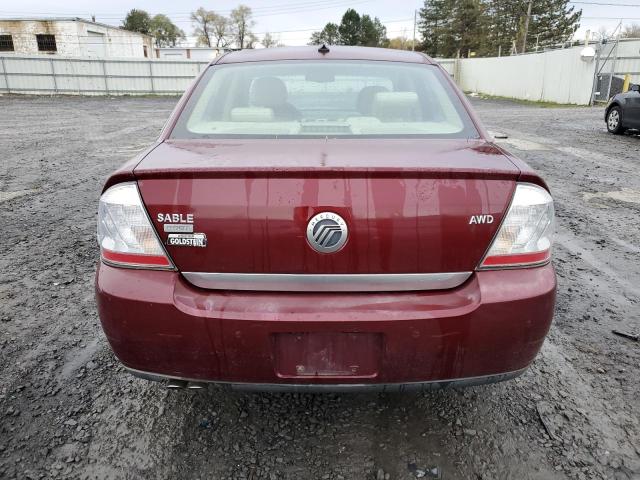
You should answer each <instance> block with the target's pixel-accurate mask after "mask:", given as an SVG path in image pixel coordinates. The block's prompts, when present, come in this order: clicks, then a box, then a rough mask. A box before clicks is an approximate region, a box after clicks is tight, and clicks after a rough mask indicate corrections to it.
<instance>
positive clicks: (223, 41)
mask: <svg viewBox="0 0 640 480" xmlns="http://www.w3.org/2000/svg"><path fill="white" fill-rule="evenodd" d="M214 15H215V19H214V20H213V32H212V35H213V38H214V39H215V41H216V47H217V48H221V47H222V48H224V47H226V46H228V45H229V43H231V40H232V38H231V37H232V33H231V25H230V22H229V19H228V18H227V17H224V16H222V15H218V14H215V13H214Z"/></svg>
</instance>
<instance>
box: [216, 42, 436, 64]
mask: <svg viewBox="0 0 640 480" xmlns="http://www.w3.org/2000/svg"><path fill="white" fill-rule="evenodd" d="M319 48H320V46H318V45H314V46H308V47H276V48H260V49H253V48H252V49H245V50H237V51H233V52H230V53H227V54H225V55H223V56H222V57H218V58H217V59H214V60H213V61H212V62H211V63H212V64H223V63H243V62H268V61H278V60H374V61H387V62H406V63H427V64H434V63H436V62H434V61H433V60H432V59H431V58H430V57H428V56H427V55H425V54H423V53H420V52H412V51H408V50H394V49H391V48H372V47H348V46H342V45H341V46H338V45H329V46H327V48H328V49H329V51H328V52H326V53H324V54H323V53H320V52H319V51H318V49H319Z"/></svg>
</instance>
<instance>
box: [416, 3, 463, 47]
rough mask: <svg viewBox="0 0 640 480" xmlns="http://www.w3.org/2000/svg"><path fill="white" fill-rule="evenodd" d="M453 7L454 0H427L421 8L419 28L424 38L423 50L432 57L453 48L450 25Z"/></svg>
mask: <svg viewBox="0 0 640 480" xmlns="http://www.w3.org/2000/svg"><path fill="white" fill-rule="evenodd" d="M453 8H454V0H425V2H424V7H422V8H421V9H420V13H419V15H420V20H419V22H418V30H419V32H420V34H421V35H422V38H423V40H422V50H424V51H426V52H427V53H428V54H429V55H431V56H432V57H438V56H443V51H445V50H447V51H450V50H451V49H452V48H453V46H452V45H451V44H452V38H451V37H452V34H451V25H450V22H451V19H452V18H453Z"/></svg>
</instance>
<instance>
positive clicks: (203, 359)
mask: <svg viewBox="0 0 640 480" xmlns="http://www.w3.org/2000/svg"><path fill="white" fill-rule="evenodd" d="M312 58H314V59H317V60H318V61H322V60H323V59H325V58H326V59H370V60H377V61H400V62H413V63H424V64H431V63H433V62H432V60H431V59H429V58H428V57H426V56H424V55H421V54H418V53H415V52H399V51H393V50H380V49H351V48H348V47H331V52H330V53H328V54H327V55H325V56H322V55H320V54H319V53H318V52H317V51H316V49H313V48H308V47H307V48H299V49H268V50H260V51H257V50H256V51H242V52H234V53H231V54H228V55H224V56H222V57H220V58H218V59H216V60H214V62H212V64H213V65H214V66H213V68H215V63H216V62H217V63H233V62H249V61H258V60H260V61H270V60H274V61H277V60H283V59H289V60H296V59H312ZM425 68H427V67H425ZM428 68H434V67H428ZM437 68H439V67H437ZM447 78H448V77H447ZM198 81H199V79H196V81H195V82H194V83H193V84H192V86H191V87H190V88H189V89H187V91H186V92H185V95H184V96H183V98H182V99H181V100H180V102H179V103H178V105H177V106H176V108H175V110H174V112H173V113H172V115H171V117H170V118H169V120H168V122H167V123H166V125H165V128H164V129H163V131H162V133H161V136H160V138H159V140H158V142H157V143H156V144H154V145H153V146H152V147H150V148H149V149H148V150H147V151H146V152H144V153H143V154H142V155H140V157H138V158H136V159H134V160H132V161H131V162H129V163H127V164H125V165H124V166H123V167H122V168H121V169H119V170H118V171H117V172H115V173H114V174H113V175H112V177H110V178H109V179H108V180H107V183H106V185H105V188H108V187H109V186H111V185H113V184H116V183H118V182H122V181H137V182H138V185H139V188H140V192H141V195H142V197H143V201H144V202H145V205H146V207H147V209H148V211H149V214H150V216H151V218H152V219H153V222H154V226H155V228H156V230H157V232H158V234H159V236H160V238H161V240H162V241H163V242H165V243H166V234H165V233H164V231H163V228H162V227H161V225H160V224H159V223H157V221H156V220H157V214H158V213H167V212H170V213H181V214H185V215H186V214H189V213H191V214H193V215H194V231H195V232H201V233H206V235H207V242H208V246H207V248H180V247H168V252H169V255H170V256H171V259H172V260H173V261H174V263H175V265H176V267H177V269H178V271H160V270H140V269H127V268H116V267H112V266H109V265H106V264H104V263H101V264H100V265H99V267H98V271H97V275H96V297H97V303H98V310H99V314H100V320H101V322H102V325H103V328H104V331H105V333H106V335H107V338H108V340H109V343H110V344H111V346H112V348H113V350H114V352H115V353H116V355H117V356H118V358H119V359H120V360H121V361H122V362H123V363H124V364H125V365H126V366H128V367H131V368H134V369H138V370H142V371H147V372H152V373H158V374H164V375H168V376H176V377H184V378H192V379H202V380H214V381H215V380H219V381H230V382H256V383H297V384H299V383H328V384H331V383H398V382H412V381H429V380H447V379H456V378H465V377H475V376H482V375H491V374H498V373H504V372H511V371H515V370H519V369H522V368H525V367H526V366H528V365H529V364H530V363H531V361H532V360H533V359H534V357H535V355H536V354H537V352H538V351H539V349H540V347H541V345H542V343H543V341H544V338H545V335H546V334H547V331H548V329H549V326H550V324H551V319H552V316H553V309H554V301H555V288H556V279H555V274H554V271H553V267H552V266H551V265H550V264H547V265H544V266H540V267H534V268H515V269H511V270H500V269H493V270H484V271H478V270H477V267H478V264H479V262H480V261H481V259H482V256H483V255H484V253H485V252H486V250H487V248H488V247H489V245H490V243H491V240H492V239H493V237H494V236H495V234H496V231H497V229H498V227H499V225H500V223H501V221H502V218H503V216H504V214H505V211H506V208H507V206H508V205H509V202H510V199H511V197H512V194H513V191H514V188H515V185H516V182H518V181H527V182H532V183H536V184H538V185H541V186H543V187H544V188H546V186H545V183H544V181H543V180H542V179H540V177H538V176H537V174H535V172H534V171H533V170H532V169H531V168H530V167H529V166H528V165H526V164H525V163H524V162H522V161H521V160H519V159H517V158H515V157H513V156H511V155H510V154H508V153H507V152H505V151H503V150H502V149H501V148H500V147H498V146H496V145H494V144H492V143H491V142H490V141H489V140H488V134H487V133H486V131H485V130H484V128H483V126H482V124H481V122H480V121H479V119H478V118H477V116H476V115H475V114H474V113H473V111H472V110H471V107H470V105H469V103H468V102H467V100H466V98H465V97H464V95H463V94H462V93H461V92H460V90H459V89H458V88H457V87H456V86H455V84H453V82H452V81H451V80H450V79H449V83H450V86H451V88H453V89H454V91H455V92H456V93H457V95H458V96H459V97H460V98H461V101H462V103H463V105H464V106H465V108H467V110H469V114H470V116H471V118H472V120H473V122H474V123H475V125H476V128H477V130H478V132H479V137H480V138H478V139H469V140H432V139H393V140H391V139H346V138H345V139H333V140H332V139H327V140H325V139H286V140H282V139H280V140H216V141H213V140H202V141H189V140H180V141H178V140H168V139H169V137H170V135H171V130H172V129H173V127H174V125H175V122H176V120H177V118H178V117H179V116H180V113H181V112H182V110H183V108H184V106H185V104H186V102H187V100H188V99H189V97H190V95H191V94H192V92H193V89H194V87H195V85H196V84H197V82H198ZM327 210H328V211H333V212H335V213H338V214H340V215H341V216H343V217H344V218H345V220H346V222H347V224H348V227H349V240H348V241H347V243H346V245H345V246H344V248H343V249H342V250H341V251H339V252H337V253H335V254H327V255H321V254H318V253H316V252H314V251H313V250H311V248H310V247H309V246H308V244H307V242H306V240H305V229H306V223H307V221H308V220H309V219H310V218H311V217H312V216H313V215H315V214H316V213H318V212H321V211H327ZM481 214H485V215H493V216H494V222H493V223H492V224H480V225H470V224H469V218H470V217H471V216H472V215H481ZM109 255H110V253H109V252H107V253H106V255H105V259H109ZM545 255H548V254H547V253H546V252H545ZM163 258H164V257H163ZM528 258H529V260H531V258H533V257H528ZM535 258H539V257H535ZM111 259H112V260H114V257H111ZM544 259H547V257H546V256H545V258H544ZM121 260H122V258H121ZM124 260H125V261H128V260H132V259H131V258H125V259H124ZM156 260H157V261H158V262H160V259H159V258H158V259H156ZM507 260H509V261H513V260H517V259H514V258H508V259H507ZM164 261H166V259H164ZM497 261H500V262H503V261H505V258H504V257H490V258H488V259H486V261H485V265H492V262H497ZM520 261H522V258H520ZM487 262H488V263H487ZM180 270H181V271H204V272H207V271H208V272H237V273H251V272H264V273H380V274H384V273H418V272H420V273H422V272H424V273H429V272H447V271H475V272H474V273H473V275H472V276H471V277H470V278H469V280H467V281H466V282H465V283H464V284H463V285H461V286H459V287H457V288H454V289H451V290H446V291H424V292H396V293H385V292H379V293H340V294H335V293H291V292H241V291H215V290H204V289H200V288H197V287H194V286H192V285H191V284H189V283H188V282H186V281H185V280H184V278H183V277H182V276H181V274H180V273H179V271H180ZM301 367H303V368H302V369H301ZM353 367H355V369H354V368H353ZM310 371H311V372H312V373H311V374H310V373H309V372H310Z"/></svg>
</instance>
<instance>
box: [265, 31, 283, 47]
mask: <svg viewBox="0 0 640 480" xmlns="http://www.w3.org/2000/svg"><path fill="white" fill-rule="evenodd" d="M278 42H279V40H278V39H277V38H274V37H273V36H272V35H271V34H270V33H269V32H267V33H265V34H264V37H262V41H261V42H260V43H261V44H262V46H263V47H264V48H273V47H275V46H277V45H278Z"/></svg>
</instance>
